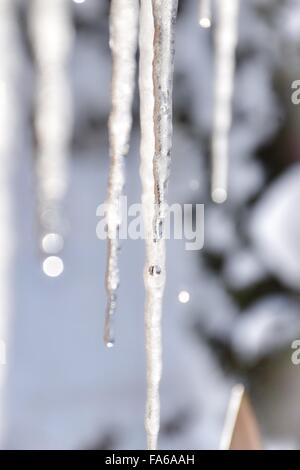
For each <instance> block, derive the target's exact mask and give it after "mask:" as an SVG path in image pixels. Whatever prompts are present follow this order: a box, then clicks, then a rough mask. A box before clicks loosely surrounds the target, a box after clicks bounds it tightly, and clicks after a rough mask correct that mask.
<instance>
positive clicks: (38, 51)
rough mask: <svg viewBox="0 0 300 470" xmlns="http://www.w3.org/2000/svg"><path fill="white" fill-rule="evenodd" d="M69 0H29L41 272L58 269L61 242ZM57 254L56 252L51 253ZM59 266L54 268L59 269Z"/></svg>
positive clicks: (68, 121) (68, 114)
mask: <svg viewBox="0 0 300 470" xmlns="http://www.w3.org/2000/svg"><path fill="white" fill-rule="evenodd" d="M70 8H71V7H70V3H69V2H68V0H51V1H46V2H45V0H33V1H32V3H31V9H30V17H31V32H32V40H33V49H34V52H35V56H36V61H37V69H38V72H37V98H36V135H37V145H38V151H37V152H38V154H37V164H36V166H37V187H38V188H37V193H38V194H37V199H38V219H39V231H40V236H41V248H42V251H43V253H44V255H45V256H48V258H46V259H45V261H44V264H43V266H44V272H45V273H46V274H48V275H50V276H52V275H57V274H58V273H59V271H60V270H61V269H62V268H60V266H62V260H60V258H59V257H58V256H56V255H58V253H59V252H60V251H61V249H62V247H63V242H64V240H63V239H64V233H65V223H64V216H63V213H62V207H63V199H64V196H65V193H66V190H67V184H68V163H69V151H70V141H71V136H72V97H71V91H70V82H69V74H68V71H67V67H68V61H69V58H70V52H71V47H72V39H73V27H72V18H71V9H70ZM54 255H55V256H54ZM57 269H58V271H57Z"/></svg>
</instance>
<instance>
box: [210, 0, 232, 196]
mask: <svg viewBox="0 0 300 470" xmlns="http://www.w3.org/2000/svg"><path fill="white" fill-rule="evenodd" d="M216 1H217V4H216V6H217V8H216V12H217V15H218V17H217V25H216V32H215V85H214V123H213V137H212V199H213V201H215V202H217V203H222V202H224V201H225V200H226V199H227V192H228V191H227V185H228V143H229V132H230V128H231V121H232V104H231V101H232V94H233V86H234V71H235V49H236V44H237V37H238V12H239V0H228V1H225V0H216Z"/></svg>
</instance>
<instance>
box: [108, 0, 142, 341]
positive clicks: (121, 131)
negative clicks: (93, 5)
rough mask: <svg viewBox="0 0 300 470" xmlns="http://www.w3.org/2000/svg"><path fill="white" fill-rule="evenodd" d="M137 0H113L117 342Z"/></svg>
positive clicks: (112, 253)
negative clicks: (123, 207)
mask: <svg viewBox="0 0 300 470" xmlns="http://www.w3.org/2000/svg"><path fill="white" fill-rule="evenodd" d="M138 14H139V1H138V0H111V10H110V47H111V52H112V98H111V100H112V109H111V114H110V118H109V145H110V159H111V163H110V175H109V184H108V198H107V206H108V210H107V228H108V254H107V269H106V290H107V297H108V299H107V307H106V312H105V325H104V342H105V344H106V345H107V346H108V347H111V346H113V344H114V333H113V317H114V314H115V310H116V294H117V289H118V286H119V267H118V254H119V228H120V224H121V207H120V206H121V204H120V201H121V196H122V193H123V188H124V183H125V172H124V158H125V156H126V154H127V153H128V148H129V137H130V131H131V124H132V114H131V113H132V111H131V110H132V101H133V93H134V80H135V70H136V61H135V54H136V48H137V34H138Z"/></svg>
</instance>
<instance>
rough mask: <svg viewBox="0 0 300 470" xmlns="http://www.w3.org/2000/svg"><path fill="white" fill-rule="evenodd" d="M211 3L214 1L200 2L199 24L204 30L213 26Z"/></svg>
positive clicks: (200, 0) (204, 0) (203, 0)
mask: <svg viewBox="0 0 300 470" xmlns="http://www.w3.org/2000/svg"><path fill="white" fill-rule="evenodd" d="M224 1H226V0H224ZM211 2H212V0H199V24H200V26H202V28H210V26H211V10H212V5H211Z"/></svg>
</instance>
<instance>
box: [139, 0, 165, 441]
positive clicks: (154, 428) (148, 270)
mask: <svg viewBox="0 0 300 470" xmlns="http://www.w3.org/2000/svg"><path fill="white" fill-rule="evenodd" d="M153 38H154V22H153V14H152V4H151V2H149V0H141V13H140V38H139V46H140V64H139V86H140V118H141V148H140V153H141V166H140V174H141V181H142V204H143V214H144V228H145V236H146V263H145V272H144V282H145V290H146V301H145V333H146V355H147V404H146V418H145V427H146V431H147V440H148V448H149V449H155V448H156V445H157V436H158V431H159V381H160V376H161V338H160V336H161V332H160V318H161V297H162V295H163V288H164V280H163V279H162V277H161V276H155V274H154V268H153V266H155V265H156V264H157V263H158V260H157V250H156V246H157V244H156V243H155V242H154V240H153V218H154V177H153V155H154V151H155V142H154V124H153V113H154V95H153V66H152V65H153ZM162 261H163V260H159V263H161V262H162ZM155 283H157V285H155Z"/></svg>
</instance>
